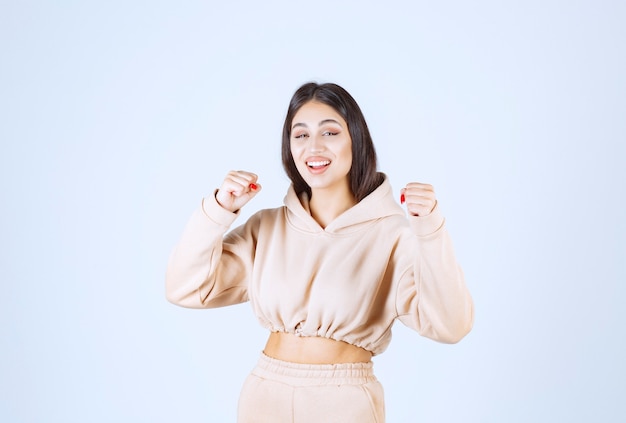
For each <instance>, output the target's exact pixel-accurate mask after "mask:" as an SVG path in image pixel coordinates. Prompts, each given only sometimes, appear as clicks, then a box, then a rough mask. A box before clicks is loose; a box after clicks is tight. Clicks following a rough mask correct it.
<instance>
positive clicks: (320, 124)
mask: <svg viewBox="0 0 626 423" xmlns="http://www.w3.org/2000/svg"><path fill="white" fill-rule="evenodd" d="M326 123H336V124H337V125H339V126H341V123H339V121H337V120H335V119H324V120H323V121H321V122H320V123H319V124H318V126H322V125H324V124H326ZM299 126H301V127H303V128H308V126H307V124H306V123H301V122H299V123H296V124H294V125H293V126H292V127H291V129H293V128H297V127H299ZM341 127H342V128H343V126H341Z"/></svg>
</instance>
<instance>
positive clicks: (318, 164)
mask: <svg viewBox="0 0 626 423" xmlns="http://www.w3.org/2000/svg"><path fill="white" fill-rule="evenodd" d="M329 164H330V160H317V161H311V162H306V165H307V166H308V167H310V168H311V169H322V168H324V167H326V166H328V165H329Z"/></svg>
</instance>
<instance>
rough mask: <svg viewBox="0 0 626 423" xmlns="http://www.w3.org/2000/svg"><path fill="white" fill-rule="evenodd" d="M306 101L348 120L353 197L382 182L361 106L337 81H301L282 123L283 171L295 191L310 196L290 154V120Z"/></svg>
mask: <svg viewBox="0 0 626 423" xmlns="http://www.w3.org/2000/svg"><path fill="white" fill-rule="evenodd" d="M309 101H316V102H319V103H322V104H326V105H327V106H330V107H332V108H333V109H335V111H336V112H337V113H339V114H340V115H341V117H342V118H343V119H344V120H345V121H346V123H347V124H348V132H349V133H350V138H351V139H352V167H351V168H350V173H349V175H348V178H349V181H350V190H351V191H352V195H354V198H355V199H356V201H357V202H358V201H361V200H362V199H363V198H365V197H367V195H369V194H370V193H371V192H372V191H374V190H375V189H376V188H378V186H379V185H380V184H381V183H382V181H383V179H384V177H383V175H382V174H380V173H378V172H377V168H378V158H377V156H376V149H375V148H374V142H373V141H372V136H371V135H370V131H369V129H368V127H367V123H366V122H365V117H364V116H363V112H361V108H360V107H359V105H358V104H357V102H356V101H355V100H354V98H353V97H352V96H351V95H350V93H348V92H347V91H346V90H345V89H344V88H342V87H340V86H339V85H337V84H333V83H325V84H317V83H315V82H308V83H306V84H304V85H302V86H301V87H300V88H298V90H297V91H296V92H295V93H294V95H293V97H291V101H290V102H289V109H288V110H287V116H286V117H285V124H284V125H283V141H282V160H283V167H284V168H285V172H286V173H287V176H288V177H289V179H291V182H292V183H293V186H294V189H295V191H296V193H297V194H298V195H299V194H301V193H302V192H306V193H307V194H308V195H309V198H310V197H311V187H310V186H309V185H308V184H307V183H306V182H305V181H304V179H303V178H302V176H301V175H300V172H298V169H297V168H296V164H295V162H294V160H293V156H292V155H291V141H290V138H291V124H292V123H293V118H294V116H295V115H296V113H297V112H298V110H300V108H301V107H302V106H304V105H305V104H306V103H308V102H309Z"/></svg>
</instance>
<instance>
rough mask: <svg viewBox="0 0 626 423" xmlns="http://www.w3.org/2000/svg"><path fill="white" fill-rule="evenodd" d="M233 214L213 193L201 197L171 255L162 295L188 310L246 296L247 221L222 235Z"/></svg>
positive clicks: (251, 252) (249, 261) (249, 253)
mask: <svg viewBox="0 0 626 423" xmlns="http://www.w3.org/2000/svg"><path fill="white" fill-rule="evenodd" d="M236 218H237V213H231V212H229V211H228V210H225V209H223V208H222V207H221V206H220V205H219V203H217V200H216V199H215V197H214V196H208V197H206V198H205V199H204V200H203V201H202V207H200V208H198V210H196V211H195V212H194V213H193V215H192V216H191V218H190V219H189V221H188V222H187V225H186V226H185V229H184V231H183V234H182V236H181V238H180V240H179V242H178V244H177V245H176V246H175V247H174V249H173V251H172V252H171V254H170V257H169V261H168V264H167V271H166V276H165V287H166V298H167V300H168V301H170V302H171V303H173V304H176V305H179V306H182V307H188V308H215V307H223V306H227V305H232V304H238V303H242V302H245V301H247V300H248V279H249V275H250V273H251V271H252V263H253V258H254V244H255V243H254V240H253V236H252V233H251V230H250V228H251V226H252V225H251V224H250V222H251V220H252V219H250V220H249V221H248V222H247V224H246V225H242V226H240V227H238V228H236V229H234V230H233V231H231V232H230V233H228V234H226V232H227V231H228V229H229V227H230V225H231V224H232V223H233V222H234V221H235V219H236Z"/></svg>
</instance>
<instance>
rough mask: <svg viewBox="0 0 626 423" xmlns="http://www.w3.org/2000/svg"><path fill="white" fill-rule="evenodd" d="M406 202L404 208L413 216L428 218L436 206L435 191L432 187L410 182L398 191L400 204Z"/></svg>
mask: <svg viewBox="0 0 626 423" xmlns="http://www.w3.org/2000/svg"><path fill="white" fill-rule="evenodd" d="M405 202H406V208H407V210H408V211H409V213H410V214H412V215H413V216H420V217H424V216H428V215H429V214H430V213H431V212H432V211H433V210H434V209H435V206H436V205H437V198H436V197H435V190H434V189H433V186H432V185H429V184H421V183H419V182H410V183H408V184H406V187H404V188H402V189H401V190H400V203H405Z"/></svg>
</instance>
